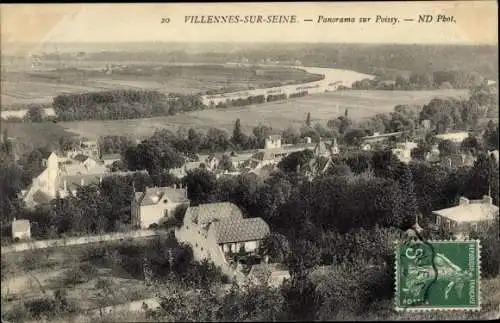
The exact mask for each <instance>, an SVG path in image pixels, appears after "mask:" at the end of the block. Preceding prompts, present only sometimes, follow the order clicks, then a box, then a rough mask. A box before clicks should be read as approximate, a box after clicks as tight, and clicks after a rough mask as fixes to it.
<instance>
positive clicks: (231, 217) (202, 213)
mask: <svg viewBox="0 0 500 323" xmlns="http://www.w3.org/2000/svg"><path fill="white" fill-rule="evenodd" d="M180 210H182V211H184V212H185V213H184V219H183V222H182V224H181V225H180V227H177V228H176V229H175V237H176V239H177V240H178V241H179V242H183V243H187V244H189V245H190V246H191V248H192V250H193V258H194V259H195V260H197V261H202V260H204V259H208V260H210V261H212V262H213V263H214V264H215V265H216V266H218V267H219V268H221V270H222V272H223V273H225V274H226V275H228V277H230V278H231V279H234V280H235V281H237V282H245V281H248V280H249V279H250V280H252V281H255V282H261V279H262V273H263V272H266V273H267V274H266V275H267V276H266V277H265V279H266V280H267V283H268V284H271V285H275V286H276V285H279V284H281V283H282V282H283V280H284V279H286V278H289V277H290V274H289V272H288V271H287V270H286V269H285V268H284V267H283V265H281V264H270V263H268V259H269V258H268V257H265V256H264V257H262V256H261V255H259V252H258V251H259V247H260V245H261V242H262V240H263V239H264V238H265V237H266V236H267V235H269V234H270V233H271V232H270V229H269V225H268V224H267V223H266V222H265V221H264V220H263V219H262V218H259V217H255V218H247V217H244V216H243V213H242V211H241V210H240V209H239V208H238V207H237V206H236V205H234V204H232V203H229V202H225V203H208V204H200V205H198V206H191V205H190V200H189V199H188V197H187V188H185V187H175V186H174V187H151V188H146V189H145V191H144V192H136V193H135V197H134V199H133V200H132V205H131V218H132V222H133V223H134V224H135V225H136V226H138V227H140V228H150V227H152V226H153V225H158V224H162V222H164V221H168V220H169V219H172V218H173V217H175V216H176V212H178V211H180ZM182 211H181V212H182ZM248 259H252V262H249V261H248Z"/></svg>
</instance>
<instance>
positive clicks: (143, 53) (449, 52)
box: [41, 42, 498, 80]
mask: <svg viewBox="0 0 500 323" xmlns="http://www.w3.org/2000/svg"><path fill="white" fill-rule="evenodd" d="M41 49H44V50H46V52H45V57H44V56H43V55H42V58H45V59H61V60H65V59H68V60H71V59H74V57H75V54H76V53H80V54H81V58H82V59H83V60H88V61H102V60H104V61H110V62H113V61H114V62H120V61H134V60H137V58H139V57H140V58H141V60H143V61H150V62H192V63H196V62H204V63H207V62H211V63H226V62H242V61H244V62H248V63H251V64H252V63H254V64H255V63H266V62H267V63H269V62H277V61H279V62H294V61H296V60H299V61H300V62H301V63H302V65H304V66H318V67H333V68H342V69H352V70H356V71H358V72H362V73H367V74H376V75H380V76H385V75H388V76H389V77H390V76H391V75H394V74H401V73H408V74H409V73H411V72H418V73H432V72H434V71H438V70H464V71H468V72H472V71H474V72H477V73H479V74H481V75H482V76H484V77H487V78H489V79H493V80H497V79H498V49H497V47H496V46H489V45H480V46H479V45H478V46H473V45H390V44H381V45H371V44H326V43H325V44H305V43H294V44H267V43H260V44H245V43H204V44H190V43H184V44H183V43H161V42H154V43H153V42H151V43H114V44H84V43H82V44H71V46H70V44H63V45H55V44H52V45H49V44H47V45H46V46H44V47H42V48H41ZM70 51H72V52H73V53H71V54H70V53H69V52H70ZM82 53H85V54H84V55H82Z"/></svg>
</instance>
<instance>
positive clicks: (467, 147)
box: [460, 136, 481, 154]
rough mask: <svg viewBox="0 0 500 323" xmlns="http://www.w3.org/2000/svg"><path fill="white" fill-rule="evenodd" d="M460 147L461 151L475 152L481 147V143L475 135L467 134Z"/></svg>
mask: <svg viewBox="0 0 500 323" xmlns="http://www.w3.org/2000/svg"><path fill="white" fill-rule="evenodd" d="M460 149H461V150H462V151H463V152H468V153H473V154H475V153H477V152H478V151H479V150H480V149H481V145H480V143H479V141H478V140H477V138H476V137H475V136H469V137H467V138H465V139H464V141H462V143H461V144H460Z"/></svg>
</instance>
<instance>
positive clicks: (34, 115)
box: [25, 105, 45, 122]
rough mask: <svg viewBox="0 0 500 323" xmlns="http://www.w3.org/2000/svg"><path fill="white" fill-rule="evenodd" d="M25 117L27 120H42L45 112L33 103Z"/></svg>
mask: <svg viewBox="0 0 500 323" xmlns="http://www.w3.org/2000/svg"><path fill="white" fill-rule="evenodd" d="M25 118H26V120H27V121H29V122H42V121H43V119H44V118H45V112H44V111H43V108H42V107H40V106H37V105H33V106H30V107H29V108H28V111H27V112H26V116H25Z"/></svg>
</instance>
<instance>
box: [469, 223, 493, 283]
mask: <svg viewBox="0 0 500 323" xmlns="http://www.w3.org/2000/svg"><path fill="white" fill-rule="evenodd" d="M498 221H499V220H498V219H497V220H496V221H495V223H493V224H491V225H488V226H487V227H485V228H482V229H481V230H479V232H473V233H471V235H470V236H471V239H479V241H480V243H481V274H482V276H483V277H485V278H491V277H497V276H498V275H499V274H500V235H499V226H498V225H499V223H498Z"/></svg>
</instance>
